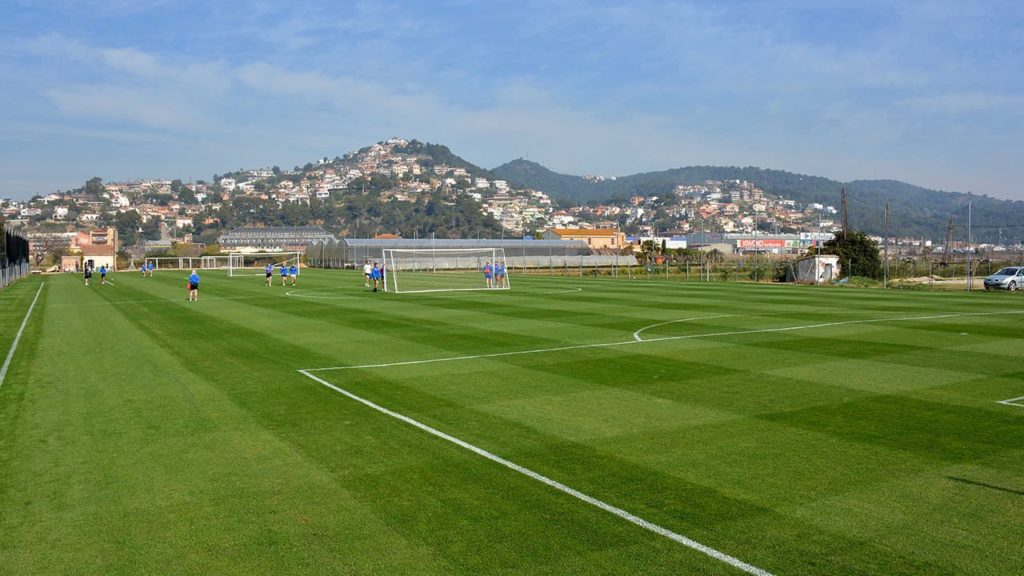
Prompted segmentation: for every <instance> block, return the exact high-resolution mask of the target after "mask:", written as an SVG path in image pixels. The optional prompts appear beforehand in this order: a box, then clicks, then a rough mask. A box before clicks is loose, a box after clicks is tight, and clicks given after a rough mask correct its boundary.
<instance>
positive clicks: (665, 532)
mask: <svg viewBox="0 0 1024 576" xmlns="http://www.w3.org/2000/svg"><path fill="white" fill-rule="evenodd" d="M299 373H300V374H302V375H303V376H306V377H307V378H310V379H312V380H313V381H315V382H317V383H318V384H321V385H323V386H325V387H327V388H329V389H331V390H333V391H335V392H337V393H339V394H342V395H344V396H346V397H348V398H350V399H352V400H355V401H356V402H359V403H361V404H364V405H366V406H368V407H370V408H373V409H374V410H376V411H378V412H380V413H382V414H386V415H388V416H390V417H392V418H395V419H397V420H401V421H402V422H405V423H406V424H409V425H412V426H415V427H416V428H419V429H420V430H422V431H424V432H426V433H428V434H431V435H433V436H436V437H438V438H441V439H442V440H445V441H448V442H451V443H452V444H455V445H456V446H459V447H461V448H465V449H466V450H469V451H470V452H473V453H474V454H476V455H478V456H482V457H483V458H486V459H488V460H490V461H492V462H495V463H497V464H501V465H502V466H504V467H506V468H509V469H511V470H514V471H516V472H518V473H520V474H522V475H524V476H526V477H528V478H531V479H533V480H536V481H538V482H540V483H542V484H546V485H548V486H550V487H551V488H554V489H555V490H558V491H560V492H564V493H565V494H568V495H569V496H572V497H573V498H576V499H577V500H581V501H583V502H586V503H587V504H590V505H591V506H595V507H597V508H599V509H601V510H604V511H605V512H609V513H611V514H614V515H615V516H618V517H619V518H622V519H623V520H626V521H627V522H630V523H631V524H635V525H636V526H639V527H641V528H643V529H645V530H648V531H650V532H654V533H655V534H658V535H660V536H664V537H665V538H668V539H669V540H673V541H675V542H677V543H679V544H682V545H683V546H686V547H687V548H690V549H692V550H696V551H697V552H700V553H701V554H704V555H706V556H709V557H711V558H714V559H715V560H718V561H720V562H724V563H726V564H728V565H730V566H732V567H733V568H736V569H738V570H742V571H743V572H746V573H747V574H753V575H755V576H772V574H771V573H770V572H768V571H766V570H763V569H761V568H758V567H757V566H754V565H752V564H748V563H746V562H744V561H742V560H740V559H738V558H736V557H734V556H730V555H729V554H726V553H724V552H721V551H719V550H716V549H714V548H712V547H710V546H707V545H705V544H701V543H700V542H697V541H696V540H693V539H692V538H688V537H686V536H684V535H682V534H679V533H677V532H673V531H671V530H669V529H668V528H664V527H662V526H659V525H657V524H655V523H653V522H650V521H648V520H644V519H643V518H640V517H639V516H636V515H635V514H632V513H630V512H627V511H626V510H623V509H622V508H619V507H617V506H613V505H611V504H608V503H607V502H604V501H602V500H598V499H597V498H594V497H593V496H589V495H587V494H584V493H583V492H580V491H579V490H576V489H575V488H571V487H569V486H567V485H565V484H562V483H561V482H559V481H557V480H553V479H551V478H549V477H547V476H544V475H543V474H539V473H537V472H534V471H533V470H530V469H529V468H526V467H525V466H521V465H519V464H516V463H515V462H512V461H510V460H506V459H504V458H502V457H501V456H498V455H496V454H494V453H492V452H488V451H487V450H484V449H483V448H480V447H478V446H475V445H473V444H470V443H469V442H466V441H465V440H460V439H459V438H456V437H455V436H452V435H450V434H446V433H445V432H442V431H440V430H438V429H436V428H433V427H431V426H428V425H426V424H424V423H422V422H420V421H419V420H415V419H413V418H410V417H408V416H406V415H404V414H400V413H398V412H395V411H394V410H389V409H387V408H385V407H383V406H381V405H380V404H376V403H374V402H372V401H370V400H367V399H366V398H363V397H362V396H357V395H356V394H353V393H352V392H349V391H348V390H345V389H343V388H340V387H338V386H335V385H334V384H331V383H330V382H328V381H327V380H324V379H323V378H320V377H318V376H315V375H313V374H310V372H309V370H299Z"/></svg>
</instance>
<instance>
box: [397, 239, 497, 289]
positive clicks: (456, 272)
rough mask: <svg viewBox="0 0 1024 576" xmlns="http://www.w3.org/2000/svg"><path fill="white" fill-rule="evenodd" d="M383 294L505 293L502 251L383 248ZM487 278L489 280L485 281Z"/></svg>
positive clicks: (490, 249)
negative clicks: (494, 291) (495, 291)
mask: <svg viewBox="0 0 1024 576" xmlns="http://www.w3.org/2000/svg"><path fill="white" fill-rule="evenodd" d="M381 261H382V262H383V263H384V290H385V291H387V292H445V291H451V290H508V289H509V288H510V287H511V285H510V284H509V279H508V272H507V271H506V270H505V249H504V248H446V249H437V250H434V249H430V248H422V249H399V248H385V249H384V254H383V258H382V260H381ZM488 276H489V277H488Z"/></svg>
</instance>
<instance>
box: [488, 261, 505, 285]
mask: <svg viewBox="0 0 1024 576" xmlns="http://www.w3.org/2000/svg"><path fill="white" fill-rule="evenodd" d="M483 272H484V282H485V283H486V284H487V287H488V288H508V273H507V272H506V270H505V263H504V262H498V261H497V260H495V261H494V264H491V261H490V260H488V261H487V262H486V263H484V267H483Z"/></svg>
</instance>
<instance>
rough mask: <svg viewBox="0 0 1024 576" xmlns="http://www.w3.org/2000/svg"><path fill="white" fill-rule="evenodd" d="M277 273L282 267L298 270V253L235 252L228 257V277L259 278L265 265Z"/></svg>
mask: <svg viewBox="0 0 1024 576" xmlns="http://www.w3.org/2000/svg"><path fill="white" fill-rule="evenodd" d="M268 264H269V265H271V266H273V269H274V271H275V272H278V271H279V270H280V269H281V267H282V266H284V267H291V266H295V268H296V272H298V268H299V253H298V252H253V253H251V254H243V253H241V252H237V253H234V254H229V255H228V276H261V275H263V273H264V271H265V270H266V267H267V265H268Z"/></svg>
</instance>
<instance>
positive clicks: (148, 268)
mask: <svg viewBox="0 0 1024 576" xmlns="http://www.w3.org/2000/svg"><path fill="white" fill-rule="evenodd" d="M155 269H156V263H155V262H150V263H149V264H147V265H146V272H148V273H149V277H150V278H152V277H153V270H155Z"/></svg>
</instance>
